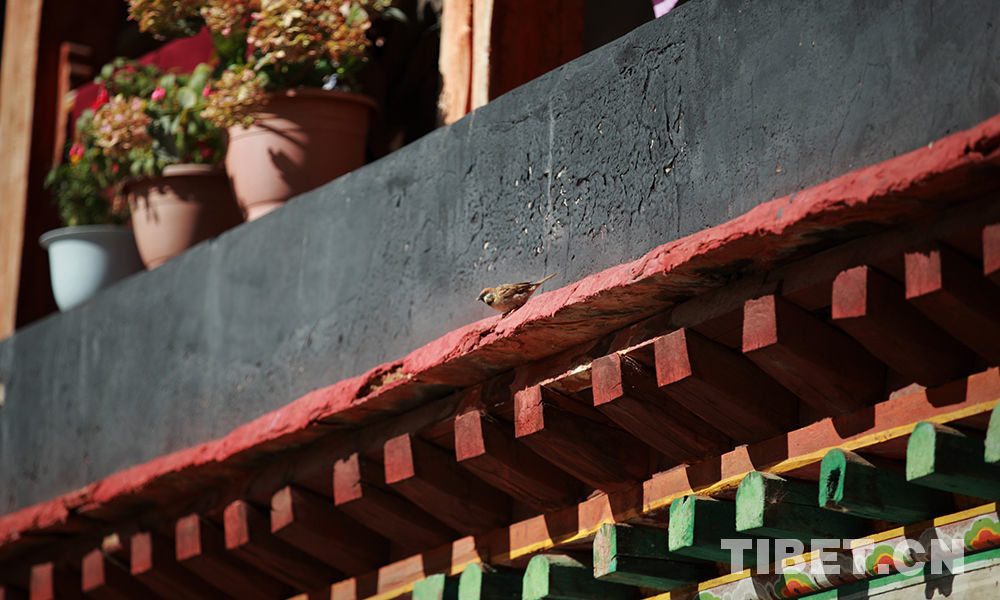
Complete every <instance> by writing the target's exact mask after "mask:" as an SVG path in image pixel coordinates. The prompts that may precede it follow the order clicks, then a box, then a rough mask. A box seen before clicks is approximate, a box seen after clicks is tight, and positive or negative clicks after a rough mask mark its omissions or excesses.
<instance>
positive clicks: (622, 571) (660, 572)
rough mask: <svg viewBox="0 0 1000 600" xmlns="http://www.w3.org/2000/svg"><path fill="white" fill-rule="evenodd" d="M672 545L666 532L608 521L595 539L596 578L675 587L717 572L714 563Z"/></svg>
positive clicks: (647, 585) (663, 587) (659, 586)
mask: <svg viewBox="0 0 1000 600" xmlns="http://www.w3.org/2000/svg"><path fill="white" fill-rule="evenodd" d="M669 544H670V539H669V536H668V534H667V532H665V531H659V530H657V529H648V528H645V527H632V526H630V525H620V524H617V523H605V524H604V525H602V526H601V529H600V530H599V531H598V532H597V536H596V537H595V538H594V577H595V578H596V579H599V580H600V581H610V582H612V583H621V584H625V585H634V586H637V587H643V588H650V589H655V590H672V589H674V588H677V587H681V586H684V585H688V584H691V583H696V582H698V581H703V580H705V579H711V578H712V577H715V576H716V575H717V574H718V573H717V571H716V569H715V568H714V566H713V565H710V564H707V563H704V562H701V561H697V560H692V559H690V558H687V557H684V556H681V555H679V554H674V553H672V552H670V551H669V550H668V547H669Z"/></svg>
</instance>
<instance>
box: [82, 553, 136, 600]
mask: <svg viewBox="0 0 1000 600" xmlns="http://www.w3.org/2000/svg"><path fill="white" fill-rule="evenodd" d="M81 572H82V574H81V577H80V587H81V589H82V590H83V593H84V594H86V595H87V597H88V598H92V599H94V600H129V599H131V598H150V597H153V594H152V592H150V590H149V589H148V588H146V587H145V586H143V585H142V584H141V583H139V582H138V581H137V580H136V579H134V578H133V577H132V576H131V574H130V573H128V572H127V571H126V570H125V568H124V567H122V566H120V565H119V564H116V563H115V562H112V561H110V560H108V558H107V557H106V556H105V555H104V552H102V551H101V549H100V548H97V549H95V550H92V551H90V552H88V553H87V554H85V555H84V556H83V560H82V561H81Z"/></svg>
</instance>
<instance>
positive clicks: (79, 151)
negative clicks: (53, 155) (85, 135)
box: [69, 142, 83, 163]
mask: <svg viewBox="0 0 1000 600" xmlns="http://www.w3.org/2000/svg"><path fill="white" fill-rule="evenodd" d="M82 158H83V144H81V143H80V142H73V145H72V146H70V148H69V160H70V162H72V163H78V162H80V159H82Z"/></svg>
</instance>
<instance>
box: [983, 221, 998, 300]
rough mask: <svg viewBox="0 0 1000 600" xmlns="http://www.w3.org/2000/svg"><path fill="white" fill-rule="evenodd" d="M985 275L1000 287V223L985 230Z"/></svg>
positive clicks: (988, 226)
mask: <svg viewBox="0 0 1000 600" xmlns="http://www.w3.org/2000/svg"><path fill="white" fill-rule="evenodd" d="M983 274H984V275H986V276H987V277H989V278H990V279H992V280H993V283H995V284H997V285H1000V223H993V224H992V225H987V226H986V227H984V228H983Z"/></svg>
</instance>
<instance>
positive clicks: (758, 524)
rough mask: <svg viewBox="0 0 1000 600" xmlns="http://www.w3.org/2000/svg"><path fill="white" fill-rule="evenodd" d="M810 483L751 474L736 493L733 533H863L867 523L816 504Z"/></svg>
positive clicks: (848, 536) (846, 536) (803, 538)
mask: <svg viewBox="0 0 1000 600" xmlns="http://www.w3.org/2000/svg"><path fill="white" fill-rule="evenodd" d="M816 498H817V492H816V486H815V485H814V484H810V483H805V482H802V481H796V480H790V479H785V478H783V477H779V476H777V475H773V474H771V473H761V472H759V471H753V472H751V473H748V474H747V476H746V477H744V478H743V481H741V482H740V486H739V489H738V490H737V492H736V530H737V531H740V532H743V533H746V534H750V535H755V536H763V537H769V538H775V539H778V538H787V539H797V540H800V541H802V542H803V543H805V544H808V543H809V541H810V540H813V539H853V538H858V537H861V536H863V535H865V533H866V532H867V530H868V529H869V527H868V526H867V523H866V522H865V521H864V520H862V519H860V518H858V517H854V516H851V515H847V514H844V513H840V512H836V511H832V510H826V509H824V508H821V507H820V506H818V505H817V503H816Z"/></svg>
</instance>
